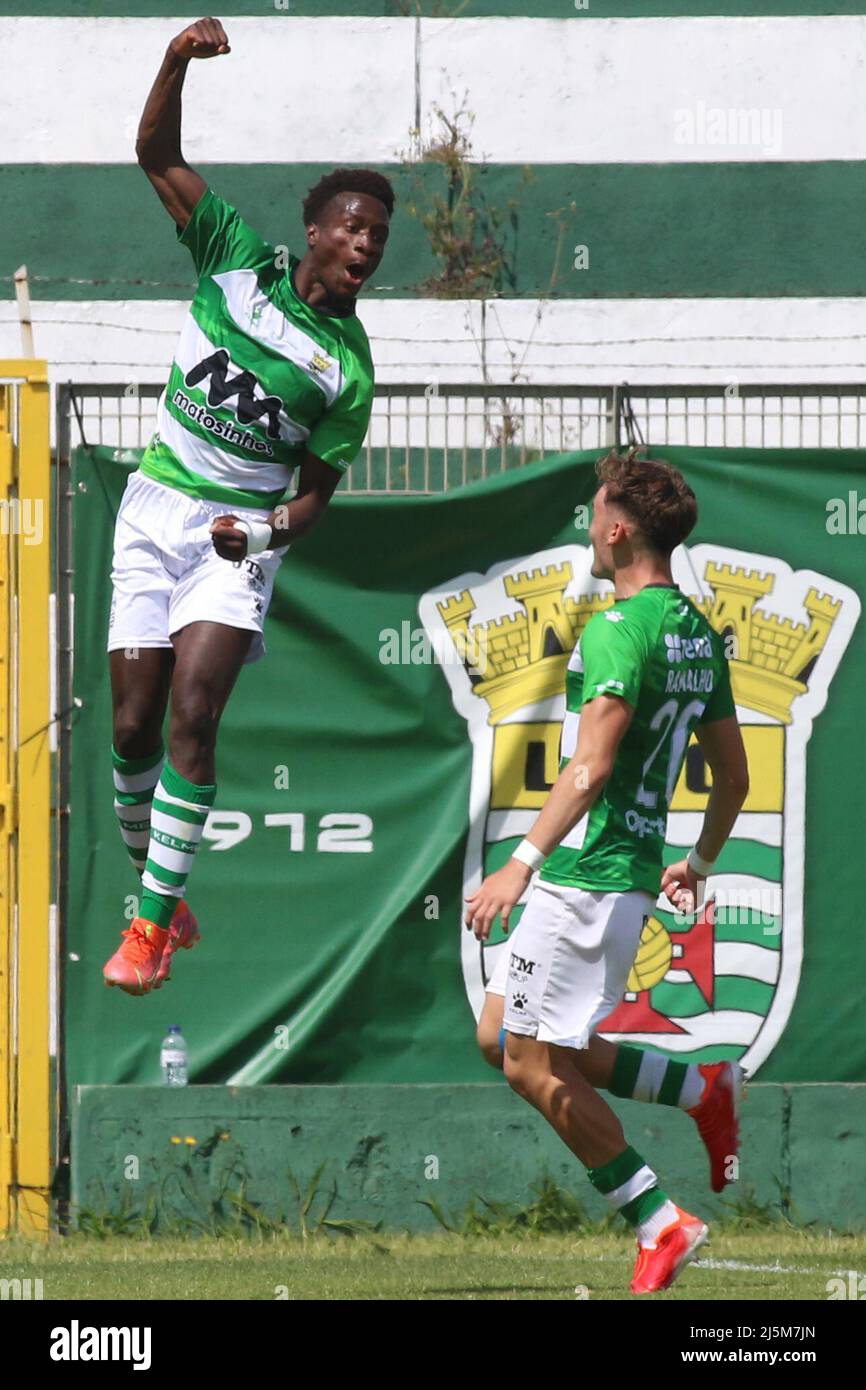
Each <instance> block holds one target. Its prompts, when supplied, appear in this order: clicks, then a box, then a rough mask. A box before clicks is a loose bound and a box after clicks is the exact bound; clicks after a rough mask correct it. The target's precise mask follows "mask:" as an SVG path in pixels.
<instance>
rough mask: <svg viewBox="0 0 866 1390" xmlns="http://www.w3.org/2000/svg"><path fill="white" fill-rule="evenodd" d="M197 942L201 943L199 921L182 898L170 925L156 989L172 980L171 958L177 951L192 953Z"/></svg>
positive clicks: (154, 986)
mask: <svg viewBox="0 0 866 1390" xmlns="http://www.w3.org/2000/svg"><path fill="white" fill-rule="evenodd" d="M197 941H201V932H200V931H199V929H198V921H197V920H196V917H195V915H194V914H193V913H192V912H191V911H190V909H189V908H188V907H187V904H186V901H185V899H184V898H180V899H179V900H178V904H177V907H176V908H175V909H174V916H173V917H172V919H171V922H170V924H169V928H168V941H167V942H166V946H165V950H164V951H163V953H162V960H161V961H160V963H159V969H158V970H157V972H156V979H155V981H154V983H153V988H154V989H160V988H161V987H162V986H163V985H164V984H165V982H166V980H170V979H171V975H170V974H169V971H170V970H171V958H172V956H173V955H174V953H175V951H190V950H192V947H193V946H194V945H195V943H196V942H197Z"/></svg>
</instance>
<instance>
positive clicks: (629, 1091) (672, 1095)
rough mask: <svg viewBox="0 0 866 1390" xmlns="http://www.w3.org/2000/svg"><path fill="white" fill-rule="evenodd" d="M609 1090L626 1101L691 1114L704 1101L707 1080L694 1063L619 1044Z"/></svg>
mask: <svg viewBox="0 0 866 1390" xmlns="http://www.w3.org/2000/svg"><path fill="white" fill-rule="evenodd" d="M607 1089H608V1090H609V1091H610V1093H611V1095H612V1096H621V1097H622V1098H623V1099H624V1100H645V1101H648V1102H649V1103H650V1104H651V1105H676V1106H678V1107H679V1108H680V1110H691V1109H692V1107H693V1106H695V1105H697V1103H698V1101H699V1100H700V1098H701V1094H702V1092H703V1089H704V1078H703V1077H702V1076H701V1074H700V1072H699V1071H698V1068H697V1066H696V1065H695V1063H694V1062H673V1061H671V1059H670V1058H669V1057H663V1056H662V1055H661V1053H660V1052H646V1051H644V1049H643V1048H640V1047H626V1046H624V1045H623V1044H622V1043H620V1045H619V1047H618V1048H617V1053H616V1057H615V1058H614V1063H613V1071H612V1073H611V1078H610V1083H609V1085H608V1088H607Z"/></svg>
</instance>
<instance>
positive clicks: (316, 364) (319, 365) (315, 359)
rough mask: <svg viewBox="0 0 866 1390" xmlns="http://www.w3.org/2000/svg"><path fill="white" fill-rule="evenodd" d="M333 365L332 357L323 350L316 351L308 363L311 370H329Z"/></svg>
mask: <svg viewBox="0 0 866 1390" xmlns="http://www.w3.org/2000/svg"><path fill="white" fill-rule="evenodd" d="M333 365H334V364H333V362H332V361H331V359H330V357H326V356H325V354H324V353H323V352H314V353H313V355H312V357H311V358H310V360H309V362H308V363H307V366H308V367H309V369H310V371H311V372H327V371H330V369H331V367H332V366H333Z"/></svg>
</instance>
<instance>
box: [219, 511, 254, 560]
mask: <svg viewBox="0 0 866 1390" xmlns="http://www.w3.org/2000/svg"><path fill="white" fill-rule="evenodd" d="M236 521H237V517H236V516H218V517H217V518H216V520H215V521H214V522H213V524H212V526H211V528H210V530H211V535H212V536H213V548H214V550H215V551H216V553H217V555H219V556H220V558H221V559H223V560H233V561H234V562H235V563H237V562H238V560H243V559H244V557H245V556H246V553H247V533H246V532H245V531H238V530H236V529H235V523H236Z"/></svg>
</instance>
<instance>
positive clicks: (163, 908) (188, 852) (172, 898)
mask: <svg viewBox="0 0 866 1390" xmlns="http://www.w3.org/2000/svg"><path fill="white" fill-rule="evenodd" d="M215 796H216V784H214V785H213V786H209V787H199V786H196V784H195V783H194V782H188V781H187V780H186V778H185V777H181V775H180V773H179V772H177V771H176V770H175V769H174V768H173V767H172V765H171V763H170V762H168V760H166V763H165V766H164V767H163V769H162V775H161V777H160V779H159V782H158V783H157V787H156V790H155V792H154V794H153V807H152V809H151V815H150V843H149V844H148V847H147V863H146V865H145V870H144V873H143V875H142V879H141V886H142V888H143V889H144V892H143V893H142V895H141V907H140V909H139V911H140V915H141V916H142V917H146V918H147V920H148V921H149V922H155V923H156V925H157V926H158V927H167V926H169V924H170V923H171V919H172V915H173V913H174V910H175V908H176V907H177V904H178V900H179V899H180V898H182V897H183V895H184V891H185V889H186V880H187V877H188V875H189V871H190V869H191V868H192V861H193V858H194V856H195V852H196V850H197V849H198V846H199V841H200V840H201V836H202V831H203V830H204V827H205V821H206V820H207V814H208V811H209V810H210V808H211V806H212V805H213V802H214V797H215Z"/></svg>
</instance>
